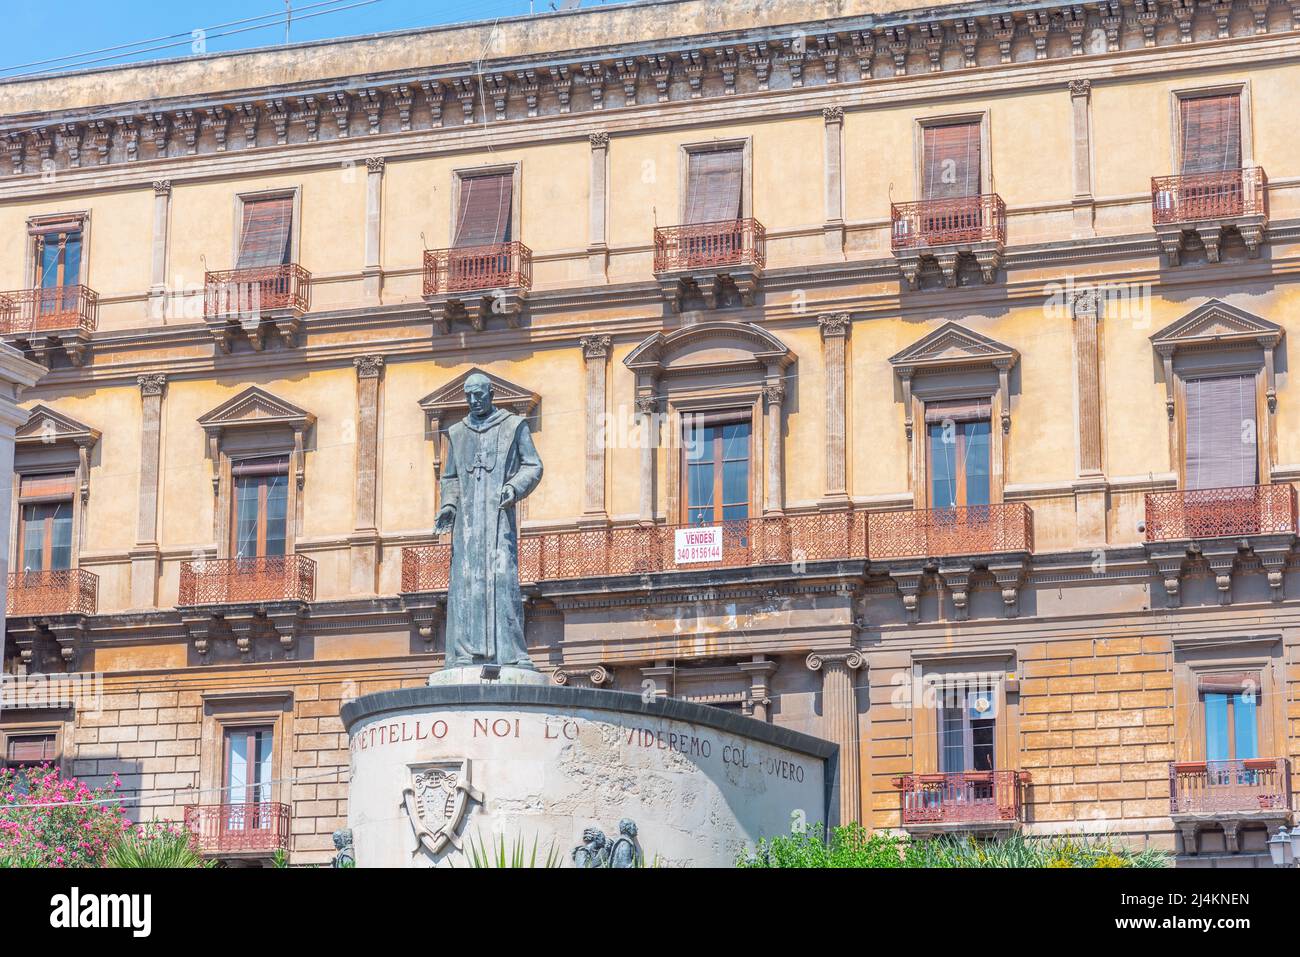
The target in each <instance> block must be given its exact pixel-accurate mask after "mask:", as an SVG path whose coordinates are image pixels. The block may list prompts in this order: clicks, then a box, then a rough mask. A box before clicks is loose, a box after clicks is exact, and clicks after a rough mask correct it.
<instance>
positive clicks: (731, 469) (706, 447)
mask: <svg viewBox="0 0 1300 957" xmlns="http://www.w3.org/2000/svg"><path fill="white" fill-rule="evenodd" d="M682 430H683V434H682V437H683V442H682V456H683V465H684V468H683V471H684V472H685V476H686V503H685V504H686V516H685V520H686V522H687V523H688V524H690V525H708V524H711V523H714V522H723V521H735V520H738V519H744V518H748V517H749V496H750V480H749V479H750V448H751V444H752V443H751V433H752V419H751V415H750V413H749V412H747V411H746V412H741V411H737V412H718V413H709V414H705V415H689V416H684V417H683V421H682Z"/></svg>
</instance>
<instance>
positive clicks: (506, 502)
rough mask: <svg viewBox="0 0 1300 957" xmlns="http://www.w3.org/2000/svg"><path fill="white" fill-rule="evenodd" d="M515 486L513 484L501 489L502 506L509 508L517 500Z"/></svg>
mask: <svg viewBox="0 0 1300 957" xmlns="http://www.w3.org/2000/svg"><path fill="white" fill-rule="evenodd" d="M515 497H516V496H515V487H514V486H513V485H506V486H503V487H502V489H501V505H500V507H501V508H508V507H509V506H510V504H511V503H512V502H514V500H515Z"/></svg>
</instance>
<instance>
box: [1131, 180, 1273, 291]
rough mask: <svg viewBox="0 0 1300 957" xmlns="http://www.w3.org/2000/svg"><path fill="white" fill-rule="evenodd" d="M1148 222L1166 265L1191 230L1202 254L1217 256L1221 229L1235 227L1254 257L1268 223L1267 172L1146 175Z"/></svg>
mask: <svg viewBox="0 0 1300 957" xmlns="http://www.w3.org/2000/svg"><path fill="white" fill-rule="evenodd" d="M1151 222H1152V225H1153V226H1155V230H1156V235H1157V237H1158V238H1159V240H1160V245H1161V247H1162V248H1163V249H1164V251H1165V255H1166V257H1167V258H1168V261H1169V265H1170V266H1177V265H1178V263H1179V261H1180V258H1181V256H1182V254H1183V253H1184V252H1185V251H1186V249H1187V240H1188V238H1189V237H1190V235H1191V234H1195V235H1196V236H1197V237H1199V239H1200V241H1201V243H1202V244H1203V246H1204V248H1205V258H1206V259H1207V260H1209V261H1210V262H1218V261H1219V247H1220V245H1221V243H1222V239H1223V234H1224V232H1235V233H1237V234H1238V235H1239V236H1240V237H1241V240H1242V242H1243V243H1245V245H1246V252H1247V255H1249V256H1250V258H1252V259H1254V258H1255V257H1256V256H1258V255H1259V247H1260V244H1261V243H1262V242H1263V241H1264V234H1265V231H1266V230H1267V228H1268V176H1267V175H1266V174H1265V173H1264V170H1263V168H1262V167H1259V166H1247V167H1245V168H1243V169H1234V170H1227V171H1224V172H1220V173H1189V174H1187V175H1184V176H1155V177H1152V179H1151Z"/></svg>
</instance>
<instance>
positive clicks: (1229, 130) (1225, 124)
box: [1180, 93, 1241, 174]
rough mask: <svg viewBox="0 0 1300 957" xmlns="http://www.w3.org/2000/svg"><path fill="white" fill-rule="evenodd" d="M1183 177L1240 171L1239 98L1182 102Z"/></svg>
mask: <svg viewBox="0 0 1300 957" xmlns="http://www.w3.org/2000/svg"><path fill="white" fill-rule="evenodd" d="M1180 112H1181V114H1182V125H1183V155H1182V167H1183V168H1182V172H1183V173H1185V174H1186V173H1221V172H1225V171H1227V170H1236V169H1241V96H1240V95H1239V94H1236V93H1224V94H1221V95H1216V96H1197V97H1189V98H1185V99H1183V100H1182V103H1181V110H1180Z"/></svg>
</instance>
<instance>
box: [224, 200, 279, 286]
mask: <svg viewBox="0 0 1300 957" xmlns="http://www.w3.org/2000/svg"><path fill="white" fill-rule="evenodd" d="M292 226H293V197H292V196H276V197H270V198H266V199H246V200H244V215H243V225H242V227H241V229H240V234H239V255H238V257H237V259H236V262H235V268H236V269H262V268H266V267H268V266H283V265H286V264H287V263H289V262H290V261H291V258H292V244H291V242H290V239H291V233H292Z"/></svg>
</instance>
